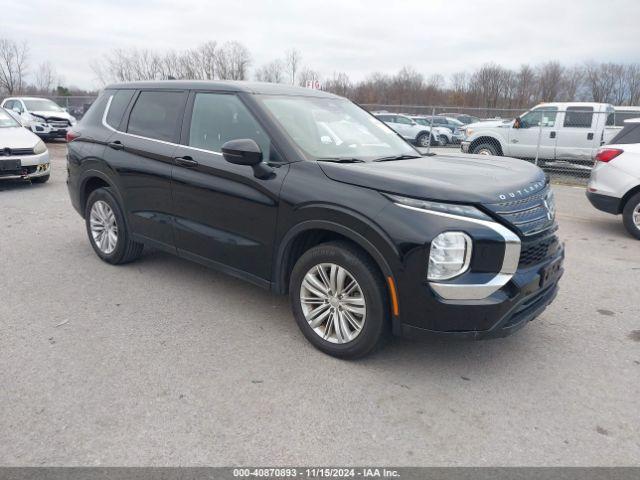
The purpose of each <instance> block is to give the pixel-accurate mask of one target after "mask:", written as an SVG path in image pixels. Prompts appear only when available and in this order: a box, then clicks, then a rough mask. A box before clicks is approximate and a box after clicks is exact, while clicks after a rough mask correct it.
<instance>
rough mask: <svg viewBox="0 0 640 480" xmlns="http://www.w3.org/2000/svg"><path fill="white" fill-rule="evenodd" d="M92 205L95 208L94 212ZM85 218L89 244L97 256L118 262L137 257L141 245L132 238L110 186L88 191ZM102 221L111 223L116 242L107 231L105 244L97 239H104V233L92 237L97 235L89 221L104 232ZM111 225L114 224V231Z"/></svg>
mask: <svg viewBox="0 0 640 480" xmlns="http://www.w3.org/2000/svg"><path fill="white" fill-rule="evenodd" d="M94 206H95V207H96V209H95V212H94V210H93V209H94ZM84 218H85V224H86V228H87V235H88V236H89V243H91V246H92V247H93V250H94V251H95V252H96V254H97V255H98V257H100V258H101V259H102V260H104V261H105V262H107V263H111V264H112V265H121V264H124V263H129V262H132V261H134V260H136V259H138V258H139V257H140V255H141V254H142V249H143V248H144V246H143V244H141V243H138V242H134V241H133V240H132V239H131V234H130V232H129V229H128V228H127V224H126V222H125V220H124V215H123V213H122V209H121V208H120V205H119V204H118V201H117V200H116V198H115V196H114V195H113V193H112V192H111V189H110V188H106V187H105V188H98V189H96V190H94V191H93V192H91V194H90V195H89V198H88V199H87V204H86V205H85V209H84ZM105 219H106V220H105ZM105 223H110V225H109V230H111V231H112V232H114V233H115V241H113V236H112V235H109V234H107V237H106V238H105V239H104V243H101V244H99V243H100V242H99V240H100V239H102V238H104V234H103V235H99V233H98V234H97V239H96V237H95V236H94V235H96V234H95V233H94V232H93V231H92V224H93V225H96V231H99V230H100V228H99V227H100V225H102V231H103V232H104V231H105ZM113 225H115V231H114V229H113ZM109 237H110V239H109Z"/></svg>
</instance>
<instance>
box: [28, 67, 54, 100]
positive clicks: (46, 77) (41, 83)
mask: <svg viewBox="0 0 640 480" xmlns="http://www.w3.org/2000/svg"><path fill="white" fill-rule="evenodd" d="M57 81H58V79H57V75H56V72H55V70H54V68H53V66H52V65H51V63H50V62H43V63H41V64H40V65H39V66H38V69H37V70H36V73H35V78H34V85H33V86H34V87H35V89H36V90H37V91H38V92H39V93H50V92H51V90H52V89H53V87H54V84H55V83H56V82H57Z"/></svg>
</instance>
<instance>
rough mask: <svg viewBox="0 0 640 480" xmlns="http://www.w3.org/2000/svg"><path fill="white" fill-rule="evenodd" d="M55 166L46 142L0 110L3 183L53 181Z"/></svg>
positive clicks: (0, 167)
mask: <svg viewBox="0 0 640 480" xmlns="http://www.w3.org/2000/svg"><path fill="white" fill-rule="evenodd" d="M50 171H51V165H50V163H49V151H48V150H47V147H46V145H45V144H44V142H43V141H42V140H41V139H40V138H38V137H37V136H36V135H34V134H33V133H32V132H30V131H29V130H27V129H26V128H23V126H22V125H21V124H20V123H19V122H18V121H17V120H16V119H15V118H14V116H13V115H10V114H9V112H8V111H7V110H5V109H3V108H0V180H9V179H23V180H31V181H32V182H34V183H44V182H46V181H47V180H49V175H50Z"/></svg>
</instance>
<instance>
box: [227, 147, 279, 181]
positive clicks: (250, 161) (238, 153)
mask: <svg viewBox="0 0 640 480" xmlns="http://www.w3.org/2000/svg"><path fill="white" fill-rule="evenodd" d="M222 155H223V156H224V159H225V160H226V161H227V162H229V163H233V164H234V165H246V166H248V167H251V168H253V174H254V175H255V176H256V178H261V179H267V178H269V177H271V176H272V175H273V169H272V168H271V167H269V166H268V165H266V164H264V163H262V150H260V146H259V145H258V144H257V143H256V142H255V141H254V140H252V139H250V138H240V139H237V140H229V141H228V142H226V143H225V144H224V145H222Z"/></svg>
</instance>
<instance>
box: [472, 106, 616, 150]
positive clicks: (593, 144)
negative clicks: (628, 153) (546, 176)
mask: <svg viewBox="0 0 640 480" xmlns="http://www.w3.org/2000/svg"><path fill="white" fill-rule="evenodd" d="M614 125H615V113H614V109H613V106H612V105H609V104H608V103H585V102H574V103H541V104H540V105H536V106H535V107H534V108H532V109H531V110H529V111H528V112H526V113H524V114H522V115H521V116H519V117H517V118H515V119H514V120H492V121H487V122H477V123H472V124H470V125H467V126H466V127H465V129H464V135H465V138H464V140H463V141H462V143H461V148H462V151H463V152H465V153H476V154H480V155H504V156H508V157H517V158H527V159H534V158H538V159H541V160H568V161H571V160H586V161H591V160H593V158H594V157H595V155H596V153H597V151H598V148H600V146H601V145H603V144H605V143H607V142H608V141H609V140H611V139H612V138H613V137H614V136H615V134H616V133H617V132H618V131H619V129H620V128H619V127H615V126H614ZM538 144H539V147H538Z"/></svg>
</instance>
